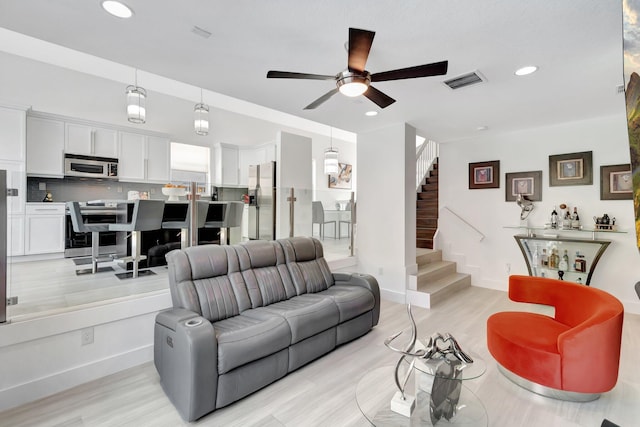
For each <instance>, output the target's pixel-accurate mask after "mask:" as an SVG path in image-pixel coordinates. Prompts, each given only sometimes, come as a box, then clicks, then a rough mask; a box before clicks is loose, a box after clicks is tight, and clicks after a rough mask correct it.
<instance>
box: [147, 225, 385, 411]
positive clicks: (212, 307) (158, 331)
mask: <svg viewBox="0 0 640 427" xmlns="http://www.w3.org/2000/svg"><path fill="white" fill-rule="evenodd" d="M167 261H168V265H169V283H170V291H171V297H172V301H173V306H174V308H173V309H170V310H166V311H163V312H161V313H159V314H158V316H157V317H156V327H155V347H154V362H155V365H156V369H157V370H158V372H159V374H160V378H161V383H162V386H163V388H164V390H165V392H166V394H167V396H168V397H169V399H170V400H171V401H172V403H173V404H174V406H176V409H177V410H178V412H179V413H180V415H181V416H182V417H183V418H184V419H186V420H188V421H192V420H195V419H197V418H200V417H201V416H203V415H205V414H207V413H209V412H211V411H213V410H215V409H217V408H221V407H223V406H226V405H228V404H230V403H232V402H234V401H236V400H238V399H241V398H242V397H244V396H246V395H248V394H250V393H252V392H254V391H256V390H258V389H260V388H262V387H264V386H266V385H268V384H270V383H272V382H273V381H276V380H277V379H279V378H281V377H283V376H285V375H286V374H287V373H288V372H291V371H293V370H295V369H297V368H299V367H301V366H303V365H304V364H306V363H308V362H310V361H312V360H314V359H316V358H318V357H320V356H322V355H323V354H325V353H327V352H329V351H331V350H333V349H334V348H335V347H336V346H337V345H340V344H343V343H345V342H348V341H350V340H352V339H355V338H357V337H359V336H361V335H364V334H365V333H366V332H368V331H369V330H370V329H371V328H372V327H373V326H375V325H376V324H377V322H378V318H379V312H380V296H379V290H378V285H377V282H376V281H375V279H374V278H373V277H371V276H367V275H360V274H346V273H339V274H332V273H331V272H330V270H329V267H328V265H327V263H326V261H325V259H324V257H323V252H322V245H321V244H320V242H319V241H317V240H316V239H312V238H307V237H294V238H290V239H282V240H279V241H274V242H266V241H252V242H248V243H247V244H244V245H237V246H216V245H206V246H197V247H191V248H187V249H185V250H176V251H172V252H170V253H169V254H167Z"/></svg>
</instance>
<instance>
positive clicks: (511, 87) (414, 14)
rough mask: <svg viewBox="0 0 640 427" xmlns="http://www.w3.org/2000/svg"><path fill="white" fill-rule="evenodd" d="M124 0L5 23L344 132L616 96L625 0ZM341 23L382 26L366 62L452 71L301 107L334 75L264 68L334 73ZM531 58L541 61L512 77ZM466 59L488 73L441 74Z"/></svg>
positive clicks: (562, 108) (592, 113) (570, 112)
mask: <svg viewBox="0 0 640 427" xmlns="http://www.w3.org/2000/svg"><path fill="white" fill-rule="evenodd" d="M125 3H126V4H128V5H129V6H130V7H131V8H132V9H133V10H134V13H135V14H134V16H133V18H131V19H128V20H122V19H118V18H114V17H112V16H110V15H108V14H107V13H106V12H104V11H103V10H102V8H101V7H100V0H57V1H52V0H28V1H25V0H2V1H0V27H4V28H7V29H10V30H12V31H16V32H19V33H23V34H26V35H30V36H33V37H35V38H38V39H42V40H47V41H49V42H52V43H55V44H59V45H62V46H65V47H69V48H71V49H75V50H78V51H81V52H85V53H89V54H92V55H95V56H98V57H101V58H105V59H109V60H112V61H115V62H118V63H122V64H125V65H128V66H131V67H134V68H138V69H140V70H144V71H148V72H151V73H155V74H158V75H161V76H164V77H168V78H171V79H175V80H178V81H181V82H185V83H188V84H191V85H194V86H197V87H203V88H205V89H209V90H212V91H215V92H219V93H222V94H225V95H229V96H232V97H235V98H238V99H242V100H246V101H249V102H252V103H255V104H258V105H262V106H266V107H269V108H273V109H276V110H279V111H282V112H286V113H289V114H293V115H296V116H300V117H303V118H306V119H309V120H313V121H316V122H320V123H324V124H328V125H331V126H334V127H337V128H341V129H345V130H349V131H352V132H364V131H369V130H372V129H376V128H381V127H384V126H385V125H387V124H390V123H399V122H407V123H410V124H411V125H413V126H415V127H416V128H418V130H419V133H421V134H422V135H424V136H427V137H429V138H431V139H435V140H438V141H441V142H445V141H454V140H458V139H461V138H468V137H473V136H474V135H475V134H476V133H477V130H476V129H477V127H479V126H488V128H489V130H488V132H506V131H511V130H515V129H522V128H531V127H537V126H542V125H548V124H554V123H559V122H565V121H572V120H579V119H584V118H589V117H596V116H602V115H609V114H615V113H619V112H620V111H621V109H623V108H624V97H623V95H620V94H617V92H616V86H618V85H621V84H623V74H622V60H623V57H622V2H621V1H619V0H563V1H557V0H535V1H531V0H481V1H480V0H478V1H473V0H430V1H426V0H403V1H390V0H389V1H383V0H368V1H351V0H340V1H338V0H322V1H314V2H311V1H300V0H269V1H257V0H236V1H225V2H222V1H211V0H180V1H176V0H125ZM194 26H198V27H200V28H203V29H205V30H207V31H209V32H211V33H212V36H211V37H210V38H209V39H204V38H201V37H199V36H197V35H195V34H194V33H192V31H191V30H192V28H193V27H194ZM349 27H356V28H363V29H367V30H372V31H375V32H376V37H375V39H374V42H373V47H372V49H371V54H370V56H369V61H368V63H367V69H368V70H369V71H370V72H380V71H386V70H390V69H396V68H404V67H408V66H412V65H420V64H425V63H430V62H436V61H441V60H444V59H446V60H448V61H449V72H448V74H447V76H438V77H427V78H422V79H412V80H401V81H391V82H381V83H376V84H375V86H376V87H377V88H378V89H380V90H382V91H384V92H385V93H387V94H388V95H389V96H391V97H393V98H395V99H396V100H397V102H396V103H395V104H393V105H391V106H390V107H388V108H386V109H384V110H381V111H380V114H379V115H378V116H377V117H373V118H371V117H366V116H365V115H364V113H365V112H366V111H368V110H376V109H378V108H377V107H376V106H375V104H373V103H372V102H370V101H369V100H367V99H366V98H363V97H359V98H356V99H349V98H346V97H343V96H341V95H336V96H334V97H333V98H331V99H330V100H329V101H327V102H326V103H325V104H323V105H322V106H320V107H319V108H318V109H316V110H308V111H304V110H303V108H304V106H306V105H307V104H309V103H310V102H311V101H313V100H315V99H316V98H318V97H319V96H320V95H322V94H324V93H325V92H327V91H329V90H330V89H332V87H333V86H332V85H333V83H332V82H331V81H307V80H280V79H269V80H267V79H266V77H265V76H266V73H267V71H268V70H272V69H273V70H287V71H298V72H308V73H317V74H336V73H337V72H339V71H341V70H342V69H344V68H345V67H346V52H345V49H344V43H345V42H346V40H347V34H348V28H349ZM529 64H534V65H537V66H539V67H540V69H539V71H538V72H537V73H535V74H533V75H530V76H526V77H516V76H515V75H514V71H515V70H516V69H517V68H519V67H521V66H523V65H529ZM474 70H478V71H480V72H481V73H482V75H483V76H485V77H486V79H487V81H486V82H485V83H482V84H478V85H475V86H471V87H467V88H463V89H459V90H456V91H452V90H451V89H449V88H448V87H446V86H445V85H444V84H443V83H442V81H443V80H445V79H447V78H451V77H455V76H457V75H460V74H464V73H467V72H470V71H474ZM132 79H133V76H132ZM140 85H142V86H144V82H140ZM196 101H197V100H196ZM205 101H206V100H205Z"/></svg>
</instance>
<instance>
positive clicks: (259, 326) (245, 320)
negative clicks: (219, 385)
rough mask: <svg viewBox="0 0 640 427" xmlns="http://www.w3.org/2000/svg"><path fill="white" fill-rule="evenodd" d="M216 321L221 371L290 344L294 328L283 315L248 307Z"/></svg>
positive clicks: (219, 371)
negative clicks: (236, 313)
mask: <svg viewBox="0 0 640 427" xmlns="http://www.w3.org/2000/svg"><path fill="white" fill-rule="evenodd" d="M245 313H250V315H249V316H246V315H244V314H241V315H239V316H234V317H230V318H228V319H225V320H221V321H219V322H215V323H214V324H213V327H214V331H215V334H216V339H217V340H218V373H219V374H224V373H226V372H229V371H231V370H233V369H235V368H237V367H238V366H242V365H245V364H247V363H249V362H253V361H254V360H258V359H261V358H263V357H266V356H269V355H271V354H274V353H276V352H278V351H280V350H282V349H285V348H287V347H288V346H289V343H290V342H291V330H290V329H289V325H288V323H287V321H286V320H285V319H284V318H283V317H282V316H277V315H274V314H269V313H266V312H262V313H256V312H254V310H247V311H245Z"/></svg>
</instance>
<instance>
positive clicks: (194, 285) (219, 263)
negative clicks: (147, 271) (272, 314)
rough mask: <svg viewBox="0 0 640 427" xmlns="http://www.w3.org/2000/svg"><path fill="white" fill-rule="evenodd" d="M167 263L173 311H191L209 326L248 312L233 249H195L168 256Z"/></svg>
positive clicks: (245, 292)
mask: <svg viewBox="0 0 640 427" xmlns="http://www.w3.org/2000/svg"><path fill="white" fill-rule="evenodd" d="M167 261H168V262H169V282H170V285H171V286H170V289H171V298H172V300H173V305H174V307H180V308H185V309H187V310H191V311H193V312H195V313H198V314H200V315H202V316H203V317H205V318H206V319H207V320H209V321H211V322H215V321H217V320H222V319H226V318H228V317H231V316H235V315H237V314H240V312H242V311H244V310H247V309H249V308H251V301H250V299H249V294H248V293H247V287H246V285H245V283H244V279H243V277H242V275H241V274H240V271H239V263H238V257H237V255H236V251H235V250H234V249H233V248H231V247H221V246H214V245H205V246H195V247H190V248H187V249H186V250H184V251H172V252H170V253H168V254H167Z"/></svg>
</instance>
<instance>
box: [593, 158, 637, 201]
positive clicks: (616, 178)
mask: <svg viewBox="0 0 640 427" xmlns="http://www.w3.org/2000/svg"><path fill="white" fill-rule="evenodd" d="M631 199H633V174H632V172H631V165H630V164H629V163H627V164H622V165H606V166H600V200H631Z"/></svg>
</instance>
